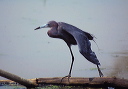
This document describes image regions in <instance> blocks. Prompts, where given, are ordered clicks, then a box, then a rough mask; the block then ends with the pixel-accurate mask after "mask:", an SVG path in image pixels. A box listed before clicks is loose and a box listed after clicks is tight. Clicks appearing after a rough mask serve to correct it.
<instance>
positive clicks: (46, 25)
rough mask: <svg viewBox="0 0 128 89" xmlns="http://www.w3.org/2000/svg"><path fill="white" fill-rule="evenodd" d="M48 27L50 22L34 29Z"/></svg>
mask: <svg viewBox="0 0 128 89" xmlns="http://www.w3.org/2000/svg"><path fill="white" fill-rule="evenodd" d="M47 27H48V24H44V25H43V26H39V27H37V28H36V29H34V30H37V29H41V28H47Z"/></svg>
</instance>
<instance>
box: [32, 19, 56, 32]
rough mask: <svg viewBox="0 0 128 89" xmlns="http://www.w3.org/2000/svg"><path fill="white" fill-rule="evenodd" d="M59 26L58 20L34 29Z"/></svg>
mask: <svg viewBox="0 0 128 89" xmlns="http://www.w3.org/2000/svg"><path fill="white" fill-rule="evenodd" d="M57 26H58V24H57V22H56V21H49V22H48V23H47V24H44V25H43V26H39V27H37V28H36V29H34V30H38V29H41V28H50V27H57Z"/></svg>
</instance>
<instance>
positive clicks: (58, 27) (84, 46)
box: [35, 21, 103, 80]
mask: <svg viewBox="0 0 128 89" xmlns="http://www.w3.org/2000/svg"><path fill="white" fill-rule="evenodd" d="M47 27H49V28H51V29H50V30H49V31H48V32H47V34H48V35H49V36H50V37H52V38H60V39H63V40H64V41H65V42H66V43H67V46H68V47H69V50H70V53H71V56H72V63H71V67H70V71H69V74H68V75H67V76H65V77H68V80H69V78H70V77H71V71H72V66H73V62H74V56H73V52H72V50H71V45H78V47H79V52H80V53H81V54H82V55H83V56H84V57H85V58H86V59H87V60H88V61H90V62H92V63H93V64H96V65H97V68H98V72H99V76H100V77H103V73H102V72H101V70H100V68H99V65H100V63H99V61H98V59H97V57H96V55H95V53H94V52H93V51H92V50H91V43H90V41H89V40H93V38H94V37H93V36H92V35H91V34H90V33H88V32H85V31H82V30H80V29H79V28H77V27H75V26H73V25H70V24H67V23H64V22H56V21H49V22H48V23H47V24H44V25H43V26H40V27H37V28H36V29H35V30H37V29H41V28H47ZM65 77H63V78H65ZM63 78H62V79H63Z"/></svg>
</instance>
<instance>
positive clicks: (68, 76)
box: [61, 74, 71, 82]
mask: <svg viewBox="0 0 128 89" xmlns="http://www.w3.org/2000/svg"><path fill="white" fill-rule="evenodd" d="M70 77H71V75H70V74H69V75H67V76H65V77H63V78H62V79H61V82H62V81H63V79H64V78H68V82H70V81H69V79H70Z"/></svg>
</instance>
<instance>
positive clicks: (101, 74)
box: [97, 65, 104, 77]
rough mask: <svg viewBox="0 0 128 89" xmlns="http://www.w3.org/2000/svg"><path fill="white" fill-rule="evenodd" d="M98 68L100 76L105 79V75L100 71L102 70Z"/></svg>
mask: <svg viewBox="0 0 128 89" xmlns="http://www.w3.org/2000/svg"><path fill="white" fill-rule="evenodd" d="M97 68H98V72H99V76H100V77H103V76H104V75H103V73H102V72H101V70H100V68H99V66H98V65H97Z"/></svg>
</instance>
